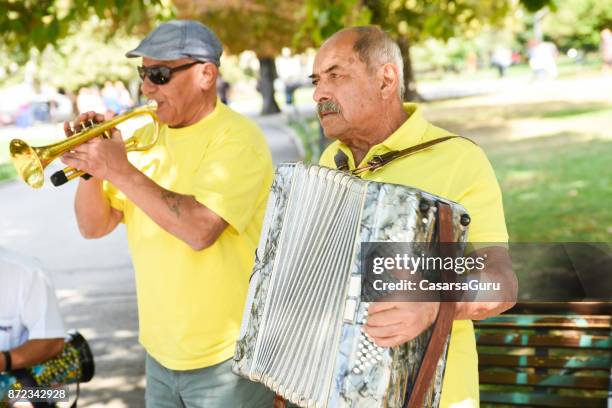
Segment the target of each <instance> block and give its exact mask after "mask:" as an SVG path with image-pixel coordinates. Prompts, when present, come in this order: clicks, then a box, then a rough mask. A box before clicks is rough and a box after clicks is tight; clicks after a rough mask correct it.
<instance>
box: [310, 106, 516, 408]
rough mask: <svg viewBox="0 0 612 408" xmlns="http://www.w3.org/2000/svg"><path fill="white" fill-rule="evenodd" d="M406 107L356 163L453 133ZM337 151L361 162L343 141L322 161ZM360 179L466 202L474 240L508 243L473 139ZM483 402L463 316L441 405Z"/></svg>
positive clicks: (494, 188) (491, 181)
mask: <svg viewBox="0 0 612 408" xmlns="http://www.w3.org/2000/svg"><path fill="white" fill-rule="evenodd" d="M404 110H405V111H406V112H407V113H408V115H409V118H408V120H406V122H404V124H403V125H402V126H401V127H400V128H399V129H397V130H396V131H395V132H394V133H393V134H392V135H391V136H389V137H388V138H387V139H386V140H385V141H383V142H382V143H380V144H378V145H375V146H372V148H371V149H370V150H369V151H368V153H367V154H366V156H365V157H364V159H363V161H362V162H361V163H359V164H358V166H357V167H361V166H364V165H366V163H367V162H368V160H371V159H372V157H373V156H375V155H379V154H383V153H386V152H389V151H392V150H402V149H405V148H407V147H410V146H414V145H417V144H420V143H423V142H426V141H429V140H432V139H436V138H439V137H444V136H449V135H452V133H450V132H448V131H446V130H444V129H440V128H438V127H436V126H433V125H432V124H431V123H429V122H427V121H426V120H425V118H423V115H422V113H421V110H420V108H419V107H418V106H417V105H415V104H405V105H404ZM338 149H341V150H342V151H344V153H346V155H347V156H348V158H349V167H350V168H351V169H354V168H355V167H356V166H355V162H354V159H353V155H352V153H351V151H350V149H349V148H348V147H347V146H346V145H344V144H343V143H341V142H339V141H335V142H334V143H332V144H331V145H330V146H329V147H328V148H327V149H326V150H325V151H324V152H323V155H322V156H321V160H320V164H321V165H323V166H328V167H334V168H335V167H336V166H335V164H334V155H335V154H336V153H337V151H338ZM361 177H362V178H364V179H368V180H375V181H381V182H386V183H394V184H402V185H407V186H412V187H416V188H418V189H421V190H424V191H427V192H429V193H433V194H436V195H439V196H441V197H445V198H448V199H450V200H452V201H456V202H458V203H460V204H462V205H463V206H464V207H465V208H466V209H467V211H468V213H469V214H470V216H471V218H472V222H471V223H470V228H469V233H468V241H469V242H472V243H494V242H499V243H506V242H507V241H508V234H507V231H506V224H505V220H504V211H503V206H502V196H501V191H500V189H499V185H498V183H497V180H496V178H495V174H494V172H493V169H492V168H491V165H490V163H489V161H488V160H487V158H486V156H485V154H484V152H483V151H482V149H480V148H479V147H478V146H476V145H475V144H473V143H471V142H470V141H468V140H465V139H461V138H456V139H450V140H447V141H445V142H442V143H440V144H437V145H434V146H432V147H430V148H427V149H425V150H422V151H420V152H418V153H414V154H413V155H411V156H407V157H405V158H401V159H396V160H395V161H393V162H391V163H390V164H388V165H386V166H384V167H383V168H381V169H379V170H377V171H375V172H369V171H368V172H365V173H362V175H361ZM478 405H479V391H478V355H477V354H476V341H475V337H474V327H473V325H472V321H471V320H458V321H455V322H454V324H453V328H452V334H451V341H450V346H449V351H448V360H447V365H446V372H445V375H444V382H443V385H442V401H441V406H442V407H452V406H455V407H473V406H478Z"/></svg>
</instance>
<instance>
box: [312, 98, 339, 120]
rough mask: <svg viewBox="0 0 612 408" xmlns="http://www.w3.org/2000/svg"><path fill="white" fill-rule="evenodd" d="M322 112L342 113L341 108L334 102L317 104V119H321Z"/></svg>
mask: <svg viewBox="0 0 612 408" xmlns="http://www.w3.org/2000/svg"><path fill="white" fill-rule="evenodd" d="M323 112H334V113H342V108H341V107H340V105H339V104H337V103H336V102H334V101H325V102H323V103H317V115H319V118H320V117H321V115H322V114H323Z"/></svg>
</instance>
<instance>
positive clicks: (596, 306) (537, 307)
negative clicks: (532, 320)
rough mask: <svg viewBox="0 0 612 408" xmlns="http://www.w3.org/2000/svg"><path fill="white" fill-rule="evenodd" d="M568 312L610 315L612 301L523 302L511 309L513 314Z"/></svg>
mask: <svg viewBox="0 0 612 408" xmlns="http://www.w3.org/2000/svg"><path fill="white" fill-rule="evenodd" d="M568 312H573V313H577V314H584V315H609V314H612V302H521V303H517V304H516V305H515V306H514V307H513V308H512V309H510V310H509V313H513V314H514V313H521V314H523V313H524V314H533V313H537V314H545V313H555V314H563V315H567V313H568Z"/></svg>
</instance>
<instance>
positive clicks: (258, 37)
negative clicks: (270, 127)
mask: <svg viewBox="0 0 612 408" xmlns="http://www.w3.org/2000/svg"><path fill="white" fill-rule="evenodd" d="M174 5H175V7H176V9H177V14H178V16H179V17H180V18H191V19H196V20H199V21H202V22H203V23H204V24H206V25H207V26H208V27H210V28H211V29H212V30H213V31H215V33H217V35H218V36H219V39H220V40H221V42H222V43H223V45H224V46H225V48H226V50H227V51H229V52H230V53H233V54H238V53H241V52H242V51H245V50H252V51H254V52H255V53H256V55H257V58H258V60H259V66H260V70H259V75H260V78H259V82H258V91H259V92H260V93H261V95H262V97H263V109H262V114H271V113H277V112H280V109H279V107H278V104H277V103H276V100H275V98H274V80H275V79H276V77H277V74H276V65H275V62H274V58H275V57H276V56H277V55H279V54H280V52H281V50H282V48H283V47H286V46H290V45H291V43H292V39H293V36H294V34H295V31H296V26H297V25H298V21H299V11H300V9H301V5H302V2H301V1H299V0H245V1H239V0H229V1H225V2H219V1H216V0H195V1H194V0H174Z"/></svg>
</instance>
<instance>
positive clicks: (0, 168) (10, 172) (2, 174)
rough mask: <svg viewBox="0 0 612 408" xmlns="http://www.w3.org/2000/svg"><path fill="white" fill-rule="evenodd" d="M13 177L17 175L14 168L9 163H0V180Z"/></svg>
mask: <svg viewBox="0 0 612 408" xmlns="http://www.w3.org/2000/svg"><path fill="white" fill-rule="evenodd" d="M15 177H17V173H16V172H15V168H14V167H13V165H12V164H11V163H1V164H0V182H1V181H5V180H11V179H13V178H15Z"/></svg>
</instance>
